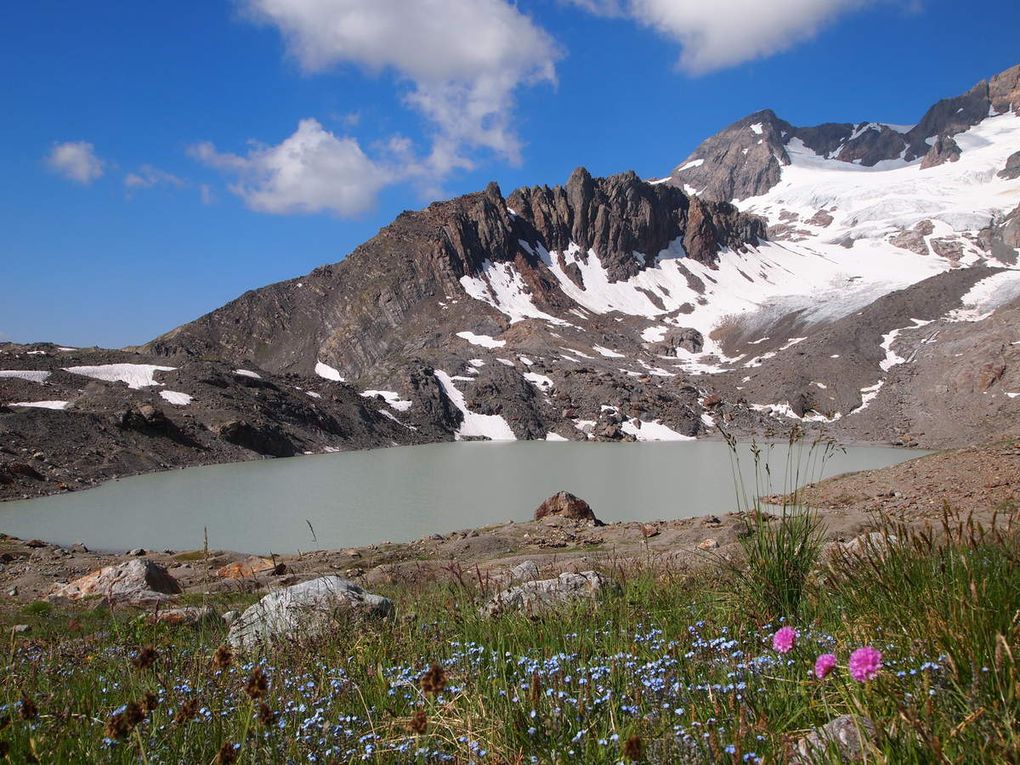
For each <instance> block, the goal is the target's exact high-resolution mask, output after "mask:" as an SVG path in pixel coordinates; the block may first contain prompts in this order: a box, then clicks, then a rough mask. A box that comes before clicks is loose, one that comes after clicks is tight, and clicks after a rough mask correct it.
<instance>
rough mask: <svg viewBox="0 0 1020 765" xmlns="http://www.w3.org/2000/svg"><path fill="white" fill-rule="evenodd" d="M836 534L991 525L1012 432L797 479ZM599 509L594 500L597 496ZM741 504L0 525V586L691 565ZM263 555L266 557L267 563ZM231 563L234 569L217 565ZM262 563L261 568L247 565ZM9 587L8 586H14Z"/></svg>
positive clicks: (1004, 483) (1017, 491)
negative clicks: (403, 531) (152, 565)
mask: <svg viewBox="0 0 1020 765" xmlns="http://www.w3.org/2000/svg"><path fill="white" fill-rule="evenodd" d="M803 494H804V497H805V498H806V500H807V501H808V502H810V503H811V505H812V506H813V507H816V508H818V509H819V510H820V511H821V513H822V518H823V520H824V522H825V525H826V534H827V536H828V538H829V539H830V540H832V541H843V542H845V541H848V540H851V539H853V538H854V537H856V536H858V535H860V534H862V533H866V532H868V531H870V530H872V529H874V528H876V527H877V525H878V524H879V523H880V522H881V516H882V514H885V515H886V516H887V517H888V518H890V519H892V520H896V521H902V522H904V523H907V524H910V525H935V526H938V525H939V523H940V519H941V518H942V515H943V507H944V505H945V504H948V505H949V506H951V507H953V508H955V509H956V510H958V511H959V512H960V513H962V514H964V515H968V514H969V515H971V516H972V517H973V518H974V520H975V521H977V522H980V523H982V524H984V525H986V526H987V525H989V524H990V523H991V522H992V519H993V517H996V516H997V522H998V523H1005V522H1007V521H1013V520H1014V519H1015V517H1016V515H1017V513H1018V512H1020V444H1015V445H1014V444H1005V445H1004V444H998V445H988V446H982V447H972V448H969V449H961V450H954V451H948V452H940V453H936V454H931V455H928V456H923V457H918V458H916V459H913V460H909V461H907V462H903V463H899V464H897V465H893V466H891V467H887V468H882V469H879V470H873V471H862V472H860V473H853V474H848V475H842V476H838V477H834V478H831V479H827V480H825V481H822V482H820V483H818V484H815V485H811V486H809V487H807V488H806V489H805V490H804V493H803ZM594 510H595V513H596V515H598V514H599V508H598V507H595V508H594ZM744 527H745V516H744V515H743V514H741V513H737V512H729V513H722V512H721V513H718V514H716V515H699V516H697V517H692V518H685V519H680V520H662V521H654V522H639V521H619V522H614V523H608V524H606V525H605V526H596V525H594V524H592V523H590V522H581V521H573V520H567V519H564V518H547V519H544V520H542V521H527V522H509V523H502V524H494V525H489V526H484V527H480V528H476V529H463V530H460V531H455V532H452V533H448V534H432V535H430V536H425V537H422V538H420V539H416V540H413V541H411V542H406V543H389V542H381V543H377V544H371V545H364V546H360V547H352V548H345V549H332V550H328V549H327V550H310V551H308V552H301V553H298V554H294V555H277V556H268V555H267V556H265V557H262V556H251V555H249V554H246V553H240V552H230V551H224V550H208V551H207V550H202V549H199V550H188V551H176V550H167V551H159V552H151V551H144V552H140V553H139V552H137V551H136V553H135V554H130V553H116V552H114V553H109V552H99V551H94V550H87V549H85V548H84V547H81V546H75V545H71V546H60V545H53V544H48V543H46V542H43V541H39V540H18V539H14V538H11V537H6V536H4V537H0V559H2V560H3V565H2V567H0V587H2V591H3V592H4V593H5V594H7V595H8V596H9V597H11V598H13V599H14V600H17V601H23V602H24V601H32V600H37V599H41V598H44V597H45V596H46V594H47V593H48V592H49V591H50V590H51V588H52V587H53V586H54V585H56V584H58V583H62V582H66V581H68V580H71V579H74V578H76V577H78V576H83V575H85V574H88V573H90V572H91V571H94V570H96V569H98V568H101V567H103V566H108V565H115V564H117V563H122V562H125V561H127V560H131V559H133V558H137V557H146V558H149V559H151V560H153V561H154V562H156V563H158V564H160V565H162V566H164V567H166V568H167V569H168V570H169V571H170V573H171V574H172V575H173V576H174V577H175V578H177V579H178V581H180V583H181V586H182V588H183V589H184V592H185V593H191V594H195V593H202V594H216V593H219V592H236V591H238V590H241V591H250V592H261V591H265V590H267V589H271V588H274V587H278V586H282V585H286V584H293V583H295V582H298V581H303V580H305V579H308V578H312V577H314V576H318V575H322V574H324V573H334V574H340V575H342V576H346V577H348V578H350V579H352V580H354V581H356V582H358V583H359V584H362V585H364V586H366V587H369V588H371V587H372V586H373V585H374V584H378V583H385V582H393V581H404V580H407V581H413V580H415V579H418V578H421V577H428V578H430V579H444V578H454V577H457V576H462V577H463V576H467V577H470V578H472V579H475V578H478V577H483V578H492V577H501V576H505V575H506V572H507V571H508V570H509V569H510V568H512V567H513V566H514V565H517V564H518V563H521V562H523V561H526V560H530V561H534V562H535V563H536V565H538V566H539V568H540V569H541V570H543V571H548V572H554V573H555V572H559V571H564V570H583V569H585V568H593V567H595V568H598V567H603V568H604V567H606V566H610V567H612V566H618V565H623V564H625V563H635V562H636V563H640V564H643V565H654V566H656V567H661V568H664V569H677V570H690V569H695V568H698V567H699V566H701V565H704V564H706V563H709V562H712V561H717V560H718V559H719V557H720V556H722V557H724V558H732V557H733V556H735V555H738V554H739V542H738V536H739V535H740V534H741V533H742V530H743V529H744ZM266 561H268V562H269V564H271V565H269V564H267V563H266ZM234 564H239V565H236V566H234V567H235V569H236V570H237V571H240V572H242V575H241V576H239V577H238V576H234V577H232V576H228V575H226V573H225V572H228V571H229V570H230V567H231V566H232V565H234ZM260 566H265V567H266V568H265V569H264V570H255V571H253V572H252V571H247V572H246V567H247V568H248V569H251V568H254V569H258V568H259V567H260ZM11 593H14V594H13V595H11Z"/></svg>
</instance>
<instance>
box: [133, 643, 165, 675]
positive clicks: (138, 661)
mask: <svg viewBox="0 0 1020 765" xmlns="http://www.w3.org/2000/svg"><path fill="white" fill-rule="evenodd" d="M157 658H159V654H158V653H156V649H155V648H154V647H153V646H151V645H147V646H145V647H144V648H142V649H140V650H139V651H138V653H136V654H135V655H134V658H132V659H131V663H132V664H133V665H134V667H135V669H138V670H143V669H148V668H149V667H151V666H152V665H153V664H155V663H156V659H157Z"/></svg>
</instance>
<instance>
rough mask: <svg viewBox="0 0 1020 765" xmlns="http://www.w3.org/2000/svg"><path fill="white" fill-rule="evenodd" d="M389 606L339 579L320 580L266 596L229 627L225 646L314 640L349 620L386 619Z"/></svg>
mask: <svg viewBox="0 0 1020 765" xmlns="http://www.w3.org/2000/svg"><path fill="white" fill-rule="evenodd" d="M392 611H393V602H392V601H391V600H389V599H388V598H384V597H382V596H381V595H374V594H372V593H370V592H366V591H365V590H363V589H362V588H360V587H358V585H356V584H354V583H353V582H350V581H348V580H346V579H343V578H341V577H339V576H323V577H319V578H318V579H310V580H309V581H307V582H301V583H300V584H295V585H293V586H291V587H283V588H281V589H279V590H275V591H274V592H271V593H269V594H268V595H266V596H265V597H264V598H262V600H260V601H259V602H258V603H256V604H255V605H253V606H250V607H249V608H247V609H246V610H245V611H244V613H242V614H241V615H240V616H239V617H237V619H236V620H235V621H234V622H233V623H232V624H231V625H230V632H229V633H228V634H227V642H228V643H230V645H231V646H233V647H234V648H256V647H258V646H259V645H265V644H270V643H273V642H276V641H279V640H300V639H303V638H314V637H318V636H320V635H322V634H325V633H327V632H331V631H333V630H335V628H336V627H337V625H338V624H340V623H342V622H344V621H347V620H349V619H350V618H351V617H352V616H387V615H388V614H390V613H392Z"/></svg>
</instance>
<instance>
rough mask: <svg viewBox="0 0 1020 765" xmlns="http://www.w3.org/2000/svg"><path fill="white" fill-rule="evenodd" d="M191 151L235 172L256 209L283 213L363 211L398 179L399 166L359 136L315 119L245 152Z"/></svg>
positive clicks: (205, 147) (235, 188)
mask: <svg viewBox="0 0 1020 765" xmlns="http://www.w3.org/2000/svg"><path fill="white" fill-rule="evenodd" d="M189 153H190V154H191V155H192V156H193V157H195V158H196V159H198V160H199V161H201V162H203V163H205V164H206V165H209V166H210V167H214V168H217V169H219V170H222V171H224V172H225V173H228V174H230V175H232V176H233V177H234V178H235V179H236V182H235V183H233V184H232V185H231V186H230V190H231V191H232V192H234V193H235V194H237V195H238V196H240V197H241V198H242V199H243V200H244V201H245V204H247V205H248V207H250V208H251V209H252V210H256V211H258V212H266V213H275V214H278V215H287V214H292V213H317V212H332V213H334V214H336V215H340V216H345V217H346V216H354V215H358V214H359V213H362V212H365V211H366V210H368V209H369V208H371V207H372V205H373V204H374V202H375V199H376V196H377V194H378V193H379V191H380V190H381V189H382V188H383V187H384V186H386V185H387V184H388V183H390V182H392V181H393V180H394V173H393V171H392V170H390V169H388V168H387V167H385V166H384V165H382V164H380V163H377V162H375V161H374V160H372V159H371V158H369V157H368V156H367V155H366V154H365V153H364V152H363V151H362V150H361V146H360V145H359V144H358V142H357V141H355V140H354V139H353V138H338V137H336V136H335V135H333V134H332V133H330V132H329V131H328V130H326V129H324V128H323V127H322V125H321V124H319V122H318V121H317V120H314V119H305V120H301V122H300V123H298V127H297V130H296V131H295V132H294V134H293V135H291V136H290V137H288V138H286V139H285V140H284V141H282V142H281V143H279V144H277V145H275V146H265V145H261V144H255V145H253V146H252V147H251V148H250V149H249V151H248V153H247V154H244V155H239V154H230V153H223V152H220V151H218V150H217V149H216V147H215V146H213V145H212V144H211V143H208V142H205V143H199V144H196V145H194V146H192V147H191V148H190V149H189Z"/></svg>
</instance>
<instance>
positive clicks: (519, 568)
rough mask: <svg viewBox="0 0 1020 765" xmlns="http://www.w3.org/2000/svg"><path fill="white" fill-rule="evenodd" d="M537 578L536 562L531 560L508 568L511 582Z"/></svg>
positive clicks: (528, 580)
mask: <svg viewBox="0 0 1020 765" xmlns="http://www.w3.org/2000/svg"><path fill="white" fill-rule="evenodd" d="M534 579H538V564H537V563H535V561H533V560H526V561H524V562H522V563H518V564H517V565H516V566H514V567H513V568H512V569H510V581H511V582H530V581H532V580H534Z"/></svg>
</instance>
